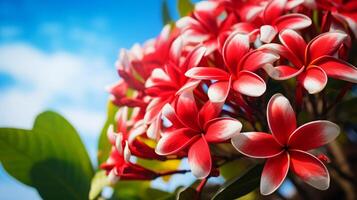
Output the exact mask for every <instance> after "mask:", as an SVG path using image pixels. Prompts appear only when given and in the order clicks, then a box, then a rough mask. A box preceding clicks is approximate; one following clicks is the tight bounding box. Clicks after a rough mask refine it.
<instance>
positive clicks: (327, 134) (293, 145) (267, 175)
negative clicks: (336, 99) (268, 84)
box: [232, 94, 340, 195]
mask: <svg viewBox="0 0 357 200" xmlns="http://www.w3.org/2000/svg"><path fill="white" fill-rule="evenodd" d="M267 119H268V124H269V128H270V131H271V133H272V134H268V133H263V132H245V133H240V134H237V135H236V136H234V137H233V138H232V144H233V146H234V147H235V148H236V149H237V150H238V151H239V152H240V153H242V154H244V155H246V156H249V157H253V158H266V159H267V161H266V163H265V166H264V169H263V172H262V177H261V181H260V191H261V193H262V194H263V195H268V194H271V193H273V192H274V191H275V190H276V189H277V188H278V187H279V186H280V185H281V184H282V182H283V181H284V179H285V177H286V175H287V173H288V171H289V169H291V171H292V172H293V173H294V174H296V175H297V176H298V177H300V178H301V179H302V180H303V181H305V182H306V183H308V184H310V185H311V186H313V187H315V188H317V189H320V190H325V189H327V188H328V187H329V182H330V177H329V173H328V171H327V168H326V167H325V165H324V164H323V163H322V162H321V161H320V160H319V159H318V158H316V157H315V156H313V155H312V154H310V153H308V152H307V151H309V150H312V149H315V148H318V147H320V146H323V145H325V144H327V143H329V142H331V141H333V140H334V139H335V138H336V137H337V136H338V134H339V132H340V130H339V127H338V126H337V125H336V124H334V123H332V122H330V121H325V120H318V121H312V122H309V123H306V124H304V125H302V126H300V127H298V128H296V118H295V113H294V110H293V108H292V107H291V105H290V103H289V100H288V99H286V98H285V97H284V96H283V95H281V94H276V95H274V96H273V97H272V98H271V99H270V101H269V103H268V108H267Z"/></svg>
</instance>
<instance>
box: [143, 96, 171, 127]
mask: <svg viewBox="0 0 357 200" xmlns="http://www.w3.org/2000/svg"><path fill="white" fill-rule="evenodd" d="M166 103H167V100H164V99H161V98H154V99H152V100H151V101H150V103H149V105H148V106H147V107H146V112H145V116H144V121H145V123H146V124H151V123H152V122H153V121H154V120H155V119H156V117H157V116H158V115H159V114H160V113H161V109H162V107H163V106H164V105H165V104H166Z"/></svg>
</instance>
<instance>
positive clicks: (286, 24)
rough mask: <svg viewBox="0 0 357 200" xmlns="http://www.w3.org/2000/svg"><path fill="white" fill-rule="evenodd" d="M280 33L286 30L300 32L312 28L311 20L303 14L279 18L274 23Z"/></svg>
mask: <svg viewBox="0 0 357 200" xmlns="http://www.w3.org/2000/svg"><path fill="white" fill-rule="evenodd" d="M274 24H275V26H276V27H277V29H278V30H279V31H281V30H284V29H293V30H300V29H304V28H307V27H309V26H311V24H312V22H311V19H310V18H309V17H308V16H306V15H303V14H298V13H294V14H287V15H283V16H281V17H279V18H278V19H276V20H275V22H274Z"/></svg>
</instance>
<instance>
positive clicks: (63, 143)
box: [0, 111, 93, 199]
mask: <svg viewBox="0 0 357 200" xmlns="http://www.w3.org/2000/svg"><path fill="white" fill-rule="evenodd" d="M0 160H1V163H2V165H3V167H4V169H5V170H6V171H7V172H8V173H9V174H10V175H11V176H13V177H14V178H16V179H17V180H19V181H20V182H22V183H24V184H26V185H29V186H33V187H35V188H36V189H37V191H38V192H39V194H40V195H41V197H42V198H43V199H88V192H89V187H90V180H91V177H92V176H93V168H92V165H91V162H90V159H89V157H88V154H87V152H86V150H85V148H84V145H83V143H82V142H81V139H80V137H79V136H78V134H77V132H76V130H75V129H74V128H73V127H72V125H71V124H69V122H68V121H66V120H65V119H64V118H63V117H62V116H60V115H59V114H57V113H54V112H51V111H48V112H44V113H41V114H40V115H39V116H38V117H37V118H36V120H35V124H34V127H33V129H32V130H23V129H15V128H0Z"/></svg>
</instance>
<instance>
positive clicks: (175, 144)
mask: <svg viewBox="0 0 357 200" xmlns="http://www.w3.org/2000/svg"><path fill="white" fill-rule="evenodd" d="M199 137H200V136H199V135H197V132H193V131H192V130H191V129H189V128H181V129H177V130H175V131H172V132H168V133H165V134H163V135H162V137H161V138H160V140H159V141H158V143H157V145H156V148H155V152H156V153H157V154H159V155H170V154H174V153H177V152H179V151H181V150H183V149H184V148H185V147H187V146H188V145H189V144H191V143H192V142H193V141H195V140H197V139H198V138H199Z"/></svg>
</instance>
